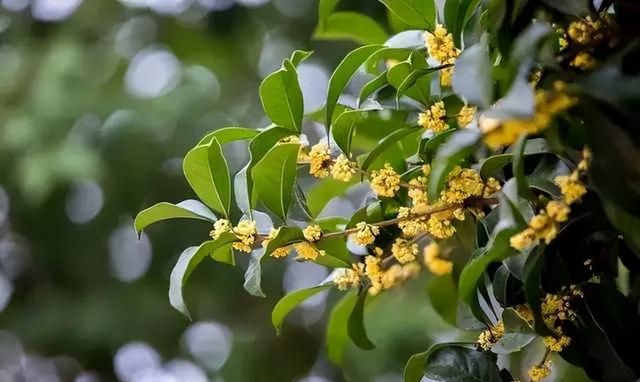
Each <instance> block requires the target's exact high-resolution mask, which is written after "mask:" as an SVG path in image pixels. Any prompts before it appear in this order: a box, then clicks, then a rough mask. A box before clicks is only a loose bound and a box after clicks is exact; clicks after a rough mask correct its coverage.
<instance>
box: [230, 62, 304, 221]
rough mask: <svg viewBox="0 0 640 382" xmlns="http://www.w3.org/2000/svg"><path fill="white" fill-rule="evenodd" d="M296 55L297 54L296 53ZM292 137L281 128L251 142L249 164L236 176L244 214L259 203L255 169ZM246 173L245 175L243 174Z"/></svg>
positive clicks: (237, 198)
mask: <svg viewBox="0 0 640 382" xmlns="http://www.w3.org/2000/svg"><path fill="white" fill-rule="evenodd" d="M294 54H295V53H294ZM290 135H291V131H290V130H287V129H283V128H281V127H272V128H270V129H267V130H264V131H261V132H260V133H259V134H258V135H256V136H255V137H254V138H253V139H252V140H251V142H249V155H250V157H251V159H249V163H247V165H246V166H245V167H243V168H242V170H240V172H238V174H236V183H235V184H234V186H235V194H236V201H237V204H238V207H239V208H240V210H242V212H245V213H249V212H250V211H251V209H253V207H255V205H256V202H257V195H256V192H255V186H254V182H253V179H252V178H251V176H247V175H250V174H251V170H252V169H253V167H254V166H255V165H256V164H257V163H258V162H259V161H260V160H261V159H262V158H263V157H264V156H265V154H266V153H267V152H269V149H271V148H272V147H274V146H275V145H276V143H278V141H279V140H281V139H282V138H285V137H288V136H290ZM243 173H244V174H243Z"/></svg>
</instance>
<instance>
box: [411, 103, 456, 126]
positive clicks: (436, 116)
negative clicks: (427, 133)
mask: <svg viewBox="0 0 640 382" xmlns="http://www.w3.org/2000/svg"><path fill="white" fill-rule="evenodd" d="M418 124H419V125H420V126H422V127H423V128H425V129H427V130H433V132H435V133H439V132H441V131H445V130H447V129H448V128H449V124H447V111H446V109H445V108H444V102H443V101H438V102H436V103H434V104H433V105H431V106H429V108H428V109H426V110H425V111H424V112H422V113H420V114H418Z"/></svg>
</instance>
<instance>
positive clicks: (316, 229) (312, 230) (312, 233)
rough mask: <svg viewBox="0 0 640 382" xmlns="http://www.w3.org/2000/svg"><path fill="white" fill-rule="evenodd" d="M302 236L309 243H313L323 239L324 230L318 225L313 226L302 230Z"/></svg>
mask: <svg viewBox="0 0 640 382" xmlns="http://www.w3.org/2000/svg"><path fill="white" fill-rule="evenodd" d="M302 235H303V236H304V238H305V239H306V240H307V241H309V242H311V243H313V242H314V241H318V240H320V238H321V237H322V229H321V228H320V226H319V225H317V224H311V225H309V226H307V228H305V229H303V230H302Z"/></svg>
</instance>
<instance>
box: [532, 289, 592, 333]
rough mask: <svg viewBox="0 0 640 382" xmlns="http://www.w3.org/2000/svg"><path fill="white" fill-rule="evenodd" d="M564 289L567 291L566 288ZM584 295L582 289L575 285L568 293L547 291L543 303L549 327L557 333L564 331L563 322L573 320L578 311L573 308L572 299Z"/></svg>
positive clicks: (543, 314)
mask: <svg viewBox="0 0 640 382" xmlns="http://www.w3.org/2000/svg"><path fill="white" fill-rule="evenodd" d="M564 291H565V292H566V290H564ZM582 297H583V293H582V290H581V289H580V288H577V287H575V286H573V287H572V288H571V289H570V290H569V291H568V293H564V294H552V293H547V294H546V296H545V297H544V299H543V300H542V304H541V311H542V319H543V321H544V323H545V324H546V325H547V326H548V327H549V328H552V329H554V330H555V331H556V333H562V328H561V327H560V324H561V322H562V321H573V320H575V318H576V312H575V311H574V310H573V309H572V308H571V301H572V299H575V298H582Z"/></svg>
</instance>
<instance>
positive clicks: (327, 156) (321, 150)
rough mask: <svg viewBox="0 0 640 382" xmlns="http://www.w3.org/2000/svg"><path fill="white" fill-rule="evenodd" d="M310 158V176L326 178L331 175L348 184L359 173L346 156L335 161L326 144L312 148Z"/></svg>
mask: <svg viewBox="0 0 640 382" xmlns="http://www.w3.org/2000/svg"><path fill="white" fill-rule="evenodd" d="M308 158H309V159H308V161H309V174H311V175H313V176H315V177H316V178H326V177H328V176H329V175H331V177H333V179H336V180H339V181H341V182H348V181H350V180H351V178H352V177H353V176H354V175H355V174H356V173H357V172H358V167H357V165H356V163H355V162H353V161H351V160H350V159H349V158H348V157H347V156H346V155H345V154H340V155H339V156H338V157H337V158H335V159H334V158H332V157H331V153H330V152H329V146H327V144H326V143H324V142H320V143H317V144H316V145H314V146H313V147H311V151H309V155H308Z"/></svg>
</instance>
